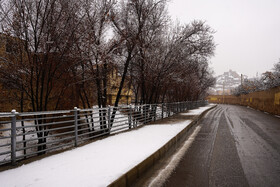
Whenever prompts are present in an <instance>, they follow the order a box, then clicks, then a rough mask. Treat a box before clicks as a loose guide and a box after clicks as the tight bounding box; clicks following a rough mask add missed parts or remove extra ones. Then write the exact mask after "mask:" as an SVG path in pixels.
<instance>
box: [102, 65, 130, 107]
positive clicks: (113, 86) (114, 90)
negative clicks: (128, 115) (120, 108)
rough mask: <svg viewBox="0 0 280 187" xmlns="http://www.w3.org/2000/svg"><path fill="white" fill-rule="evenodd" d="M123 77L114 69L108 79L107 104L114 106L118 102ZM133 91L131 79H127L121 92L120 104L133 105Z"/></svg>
mask: <svg viewBox="0 0 280 187" xmlns="http://www.w3.org/2000/svg"><path fill="white" fill-rule="evenodd" d="M121 79H122V76H121V74H119V73H118V71H117V68H112V70H111V72H110V73H109V77H108V86H107V88H108V92H107V103H108V104H109V105H113V104H114V103H115V101H116V98H117V94H118V91H119V86H120V83H121ZM132 95H133V93H132V89H131V85H130V83H129V77H128V78H126V80H125V82H124V86H123V89H122V92H121V97H120V101H119V104H131V100H132Z"/></svg>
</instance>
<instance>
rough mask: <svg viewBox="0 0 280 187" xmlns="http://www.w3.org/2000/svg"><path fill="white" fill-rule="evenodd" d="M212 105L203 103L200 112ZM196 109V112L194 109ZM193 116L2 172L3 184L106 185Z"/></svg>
mask: <svg viewBox="0 0 280 187" xmlns="http://www.w3.org/2000/svg"><path fill="white" fill-rule="evenodd" d="M209 107H211V105H210V106H209V105H208V107H201V108H200V109H199V110H192V111H190V112H191V113H195V114H199V113H202V112H203V111H204V110H206V109H208V108H209ZM193 111H195V112H193ZM190 122H191V121H190V120H186V121H183V122H180V123H174V124H161V125H148V126H145V127H143V128H139V129H137V130H134V131H129V132H125V133H121V134H117V135H114V136H110V137H108V138H105V139H103V140H99V141H96V142H93V143H91V144H88V145H85V146H83V147H79V148H76V149H73V150H70V151H66V152H64V153H61V154H58V155H54V156H50V157H47V158H44V159H42V160H38V161H35V162H32V163H30V164H27V165H23V166H21V167H18V168H15V169H11V170H7V171H3V172H1V173H0V181H1V182H0V183H1V186H40V187H44V186H67V187H68V186H107V185H108V184H110V183H111V182H113V181H114V180H116V179H117V178H118V177H120V176H121V175H123V174H124V173H126V172H127V171H128V170H130V169H132V168H133V167H135V166H136V165H137V164H139V163H140V162H142V161H143V160H144V159H146V158H147V157H148V156H150V155H151V154H153V153H154V152H155V151H157V150H158V149H159V148H161V147H162V146H163V145H164V144H165V143H167V142H168V141H169V140H170V139H171V138H173V137H174V136H176V135H177V134H178V133H179V132H180V131H181V130H182V129H184V128H185V127H186V126H188V125H189V124H190Z"/></svg>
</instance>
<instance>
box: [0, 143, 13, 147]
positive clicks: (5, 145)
mask: <svg viewBox="0 0 280 187" xmlns="http://www.w3.org/2000/svg"><path fill="white" fill-rule="evenodd" d="M10 145H11V143H8V144H3V145H0V147H7V146H10Z"/></svg>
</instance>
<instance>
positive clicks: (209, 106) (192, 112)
mask: <svg viewBox="0 0 280 187" xmlns="http://www.w3.org/2000/svg"><path fill="white" fill-rule="evenodd" d="M212 106H213V105H207V106H204V107H199V108H198V109H194V110H190V111H188V112H187V113H181V114H180V115H184V116H193V115H200V114H201V113H202V112H204V111H205V110H207V109H209V108H211V107H212Z"/></svg>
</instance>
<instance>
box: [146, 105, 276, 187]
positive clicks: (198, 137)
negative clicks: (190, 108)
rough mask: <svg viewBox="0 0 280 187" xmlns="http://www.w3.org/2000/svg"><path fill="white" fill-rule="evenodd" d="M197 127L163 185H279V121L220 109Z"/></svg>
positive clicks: (254, 113) (249, 112) (247, 110)
mask: <svg viewBox="0 0 280 187" xmlns="http://www.w3.org/2000/svg"><path fill="white" fill-rule="evenodd" d="M198 127H199V131H198V132H197V134H195V137H194V138H193V141H192V142H191V144H190V145H189V147H188V148H187V149H186V151H185V152H184V154H183V156H182V157H181V158H178V159H181V160H180V161H179V162H178V164H176V165H177V167H175V169H174V171H173V172H171V174H170V175H169V176H165V182H164V184H163V186H165V187H169V186H170V187H171V186H172V187H174V186H178V187H180V186H280V118H277V117H275V116H272V115H269V114H265V113H263V112H260V111H256V110H253V109H250V108H246V107H242V106H233V105H218V106H217V107H216V108H214V109H213V110H211V111H210V112H208V114H207V115H206V116H205V117H204V118H202V120H201V121H200V124H199V126H198ZM173 160H174V159H173ZM175 160H176V159H175ZM164 168H167V167H166V166H164V167H163V168H162V169H161V171H160V172H164ZM157 175H159V174H157ZM156 177H157V176H155V177H154V179H153V181H154V183H152V184H153V185H150V186H157V185H156V184H157V182H155V180H156ZM150 184H151V183H150Z"/></svg>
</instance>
